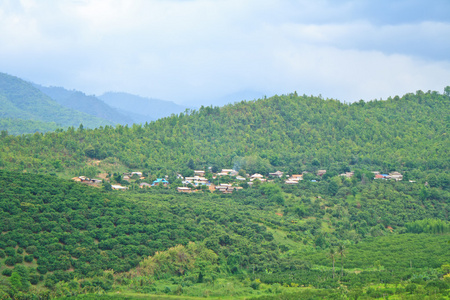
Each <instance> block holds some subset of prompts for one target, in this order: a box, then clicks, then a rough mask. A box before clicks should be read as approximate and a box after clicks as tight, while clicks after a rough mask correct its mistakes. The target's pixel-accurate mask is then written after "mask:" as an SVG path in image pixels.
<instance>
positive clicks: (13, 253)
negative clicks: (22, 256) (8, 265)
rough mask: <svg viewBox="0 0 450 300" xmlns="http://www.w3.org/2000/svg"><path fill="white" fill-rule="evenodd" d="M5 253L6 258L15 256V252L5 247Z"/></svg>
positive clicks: (11, 248)
mask: <svg viewBox="0 0 450 300" xmlns="http://www.w3.org/2000/svg"><path fill="white" fill-rule="evenodd" d="M5 253H6V255H8V256H14V255H16V250H15V249H14V248H13V247H6V248H5Z"/></svg>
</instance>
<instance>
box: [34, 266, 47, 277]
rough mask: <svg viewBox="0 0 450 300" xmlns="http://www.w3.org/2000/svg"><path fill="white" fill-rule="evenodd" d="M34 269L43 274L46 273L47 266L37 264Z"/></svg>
mask: <svg viewBox="0 0 450 300" xmlns="http://www.w3.org/2000/svg"><path fill="white" fill-rule="evenodd" d="M36 271H38V272H39V273H40V274H42V275H44V274H46V273H47V268H46V267H44V266H38V267H37V268H36Z"/></svg>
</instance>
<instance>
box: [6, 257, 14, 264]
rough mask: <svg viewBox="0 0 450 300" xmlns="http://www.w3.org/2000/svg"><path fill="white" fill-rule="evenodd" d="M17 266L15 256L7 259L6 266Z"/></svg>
mask: <svg viewBox="0 0 450 300" xmlns="http://www.w3.org/2000/svg"><path fill="white" fill-rule="evenodd" d="M15 264H16V260H15V259H14V256H9V257H7V258H6V259H5V265H7V266H14V265H15Z"/></svg>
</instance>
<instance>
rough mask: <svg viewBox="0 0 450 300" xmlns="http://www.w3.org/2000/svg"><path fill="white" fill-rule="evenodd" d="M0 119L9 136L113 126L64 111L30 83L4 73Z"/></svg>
mask: <svg viewBox="0 0 450 300" xmlns="http://www.w3.org/2000/svg"><path fill="white" fill-rule="evenodd" d="M0 119H1V120H2V121H1V122H0V125H1V126H2V128H1V129H2V130H5V129H10V128H11V130H9V131H10V132H15V131H17V132H19V133H27V132H28V133H30V132H34V131H44V130H47V129H54V128H57V127H62V128H67V127H69V126H76V127H78V126H79V125H80V124H84V126H86V127H90V128H94V127H98V126H101V125H108V124H113V123H110V122H108V121H106V120H102V119H99V118H96V117H94V116H91V115H88V114H85V113H82V112H79V111H76V110H73V109H68V108H66V107H63V106H61V105H59V104H58V103H57V102H55V101H54V100H52V99H51V98H50V97H48V96H47V95H45V94H44V93H42V92H41V91H40V90H38V89H37V88H35V87H34V86H33V85H32V84H31V83H29V82H26V81H24V80H22V79H20V78H17V77H14V76H11V75H8V74H4V73H0ZM30 121H31V122H30ZM17 124H19V125H20V126H18V125H17ZM30 124H31V126H30ZM21 129H23V130H21Z"/></svg>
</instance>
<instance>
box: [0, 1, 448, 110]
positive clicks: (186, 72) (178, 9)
mask: <svg viewBox="0 0 450 300" xmlns="http://www.w3.org/2000/svg"><path fill="white" fill-rule="evenodd" d="M18 3H19V4H18ZM383 3H384V2H383ZM386 3H388V4H386ZM386 3H384V4H383V5H385V6H386V7H390V6H389V5H390V4H389V3H390V2H386ZM370 5H371V4H370V2H367V1H362V2H360V1H357V2H355V1H340V2H334V1H333V2H331V1H306V0H305V1H297V2H291V1H274V0H270V1H256V0H252V1H238V0H230V1H223V0H220V1H207V0H192V1H159V0H148V1H146V0H127V1H125V0H92V1H87V0H86V1H69V0H62V1H37V0H27V1H20V2H16V1H12V0H11V1H8V0H0V43H1V44H2V47H0V56H1V57H2V58H4V59H2V60H1V61H0V71H2V72H8V73H10V74H13V75H17V76H21V77H24V78H26V79H29V80H32V81H35V82H37V83H41V84H46V85H60V86H64V87H67V88H76V89H79V90H82V91H85V92H87V93H96V94H100V93H102V92H105V91H108V90H116V91H126V92H131V93H136V94H140V95H143V96H149V97H159V98H162V99H169V100H175V101H179V102H181V101H184V102H187V101H195V100H199V101H200V100H201V101H203V103H206V102H207V101H208V99H214V98H218V97H221V96H222V95H226V94H231V93H234V92H236V91H241V90H255V91H261V92H264V93H267V95H270V94H271V93H284V92H286V93H287V92H292V91H293V90H297V91H298V92H301V93H302V92H305V93H307V94H319V93H321V94H322V95H324V96H326V97H333V98H340V99H342V100H347V101H348V100H358V99H360V98H364V99H373V98H379V97H387V96H389V95H394V94H402V93H405V92H412V91H415V90H417V89H423V90H428V89H436V90H442V88H443V87H444V86H445V85H448V84H449V83H448V82H446V80H447V78H450V76H449V75H450V65H449V63H450V62H449V58H448V54H447V53H449V51H450V48H449V47H450V46H449V45H450V42H449V41H447V39H446V38H445V37H446V36H449V34H450V24H449V23H448V22H444V21H442V18H441V17H439V18H438V19H437V20H436V21H434V20H432V18H431V17H430V14H431V13H428V14H427V19H424V20H420V19H419V20H417V18H418V15H419V14H417V15H415V16H413V17H414V18H412V19H411V20H413V21H411V22H406V21H407V20H406V21H405V17H404V18H403V19H402V20H403V21H402V22H400V23H395V22H389V23H381V24H380V21H379V20H382V18H378V17H374V16H370V15H369V11H370V8H371V7H370ZM401 5H402V6H405V5H407V3H405V2H402V4H401ZM444 8H445V7H444ZM396 9H397V10H398V9H399V8H398V7H397V8H396ZM388 13H389V12H388ZM374 18H375V19H376V20H377V22H373V21H372V20H373V19H374Z"/></svg>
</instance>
